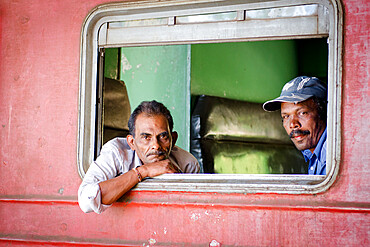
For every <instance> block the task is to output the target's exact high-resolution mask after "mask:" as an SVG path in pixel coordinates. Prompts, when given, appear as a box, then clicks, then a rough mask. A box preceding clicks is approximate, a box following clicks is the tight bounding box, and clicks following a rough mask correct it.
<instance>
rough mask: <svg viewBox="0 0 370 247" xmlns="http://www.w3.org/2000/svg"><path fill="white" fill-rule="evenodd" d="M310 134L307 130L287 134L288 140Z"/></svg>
mask: <svg viewBox="0 0 370 247" xmlns="http://www.w3.org/2000/svg"><path fill="white" fill-rule="evenodd" d="M310 133H311V132H310V131H309V130H293V131H292V132H290V134H289V138H293V137H294V136H299V135H309V134H310Z"/></svg>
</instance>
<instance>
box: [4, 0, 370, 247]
mask: <svg viewBox="0 0 370 247" xmlns="http://www.w3.org/2000/svg"><path fill="white" fill-rule="evenodd" d="M103 2H107V1H103V0H93V1H90V0H83V1H73V0H65V1H57V0H50V1H47V2H45V1H41V0H36V1H26V0H18V1H11V0H3V1H1V3H0V13H1V14H0V25H1V29H0V32H1V49H0V181H1V182H0V195H1V198H0V245H3V246H8V245H16V246H24V245H31V246H89V245H94V246H106V245H109V246H112V245H113V246H118V245H126V246H147V245H148V246H150V245H152V246H188V245H195V246H207V245H209V244H211V243H213V244H217V243H219V244H220V245H221V246H231V245H240V246H368V245H369V237H370V236H369V235H370V220H369V216H368V214H369V208H370V207H369V205H370V189H369V180H370V174H369V169H368V166H369V164H370V156H369V153H370V152H369V148H368V147H369V145H370V138H369V137H370V136H369V129H370V128H369V127H370V119H369V116H368V114H367V111H368V109H369V107H370V103H369V96H370V89H369V84H370V73H369V68H370V66H369V63H370V52H369V38H370V28H369V20H370V2H369V1H367V0H343V6H344V11H345V22H344V24H345V26H344V57H343V97H342V100H343V105H342V134H343V136H342V159H341V164H340V171H339V174H338V176H337V179H336V182H335V183H334V184H333V185H332V186H331V188H330V189H329V190H328V191H326V192H324V193H321V194H317V195H284V194H282V195H278V194H247V195H245V194H221V193H182V192H145V191H144V192H131V193H129V194H128V195H127V196H126V197H125V198H124V200H123V201H122V202H119V203H116V204H114V205H113V206H112V208H110V209H109V210H108V211H106V212H104V213H103V214H102V215H96V214H84V213H82V211H81V210H80V209H79V207H78V205H77V189H78V186H79V184H80V181H81V180H80V178H79V175H78V171H77V164H76V145H77V121H78V110H77V109H78V86H79V56H80V30H81V26H82V23H83V20H84V18H85V16H86V15H87V14H88V12H89V11H90V10H91V9H92V8H93V7H95V6H96V5H98V4H101V3H103Z"/></svg>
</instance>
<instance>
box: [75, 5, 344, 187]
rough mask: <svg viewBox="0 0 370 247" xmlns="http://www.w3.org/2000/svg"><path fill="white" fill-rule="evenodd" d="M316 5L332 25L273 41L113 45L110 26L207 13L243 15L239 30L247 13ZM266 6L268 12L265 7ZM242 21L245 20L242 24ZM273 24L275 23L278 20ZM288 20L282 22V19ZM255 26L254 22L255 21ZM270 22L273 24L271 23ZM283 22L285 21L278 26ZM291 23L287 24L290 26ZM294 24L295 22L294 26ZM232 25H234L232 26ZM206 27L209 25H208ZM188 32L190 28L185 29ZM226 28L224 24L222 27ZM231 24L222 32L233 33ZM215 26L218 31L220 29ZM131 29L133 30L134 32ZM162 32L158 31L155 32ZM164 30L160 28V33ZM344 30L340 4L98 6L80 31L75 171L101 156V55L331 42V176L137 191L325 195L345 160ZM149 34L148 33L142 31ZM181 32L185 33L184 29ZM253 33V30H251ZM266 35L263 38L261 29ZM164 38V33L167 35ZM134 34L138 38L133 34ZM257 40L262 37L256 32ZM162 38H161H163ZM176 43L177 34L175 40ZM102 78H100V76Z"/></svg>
mask: <svg viewBox="0 0 370 247" xmlns="http://www.w3.org/2000/svg"><path fill="white" fill-rule="evenodd" d="M308 4H318V5H320V6H325V7H326V9H327V11H328V13H327V16H328V18H329V20H328V22H329V23H328V25H327V26H325V23H324V24H323V23H321V21H320V19H319V18H317V19H318V20H317V30H318V33H316V34H313V33H311V34H307V33H304V32H303V33H301V34H299V33H295V34H292V33H291V34H282V35H280V36H279V35H277V36H271V35H270V36H269V35H268V34H267V35H262V36H261V33H260V34H259V35H260V36H258V37H257V36H253V34H252V35H250V36H249V37H246V36H248V35H247V34H246V33H247V32H245V30H244V31H241V32H240V33H244V35H246V36H244V37H239V36H238V35H239V32H234V35H236V37H237V38H232V37H231V36H232V35H231V36H230V37H231V38H230V37H229V36H227V35H226V36H224V37H222V39H221V40H219V39H217V38H215V39H211V40H209V37H206V38H204V39H194V40H182V41H181V38H179V40H176V41H173V40H172V41H169V40H167V41H166V40H155V41H154V42H150V43H148V41H146V42H144V43H143V42H142V41H140V42H135V40H134V41H132V42H128V41H126V43H119V42H116V43H114V42H113V43H109V40H110V37H109V35H108V34H109V31H108V29H109V26H108V24H107V23H109V22H116V21H127V20H141V19H148V18H159V17H168V25H167V26H166V27H165V28H164V30H165V29H166V28H167V30H169V28H172V29H173V28H174V27H175V28H177V26H176V25H175V16H186V15H196V14H206V13H219V12H228V11H239V12H238V17H237V18H238V19H237V20H236V21H234V22H233V23H234V24H235V25H240V22H239V21H245V16H244V15H245V14H244V13H245V11H246V10H254V9H266V8H267V7H269V8H278V7H289V6H301V5H308ZM267 5H268V6H267ZM243 18H244V19H243ZM278 19H279V18H276V19H273V20H272V21H275V20H278ZM280 19H284V18H280ZM252 21H253V20H252ZM268 21H269V20H267V21H266V20H256V22H255V24H253V23H252V24H250V25H251V26H250V27H249V26H246V28H251V27H252V28H253V25H257V23H261V22H265V23H268ZM270 21H271V20H270ZM278 21H281V20H278ZM288 22H289V20H288ZM290 22H292V20H290ZM230 23H231V24H230ZM206 24H207V23H205V25H206ZM186 25H188V27H185V28H191V25H198V24H185V25H184V26H186ZM222 25H223V24H222ZM232 25H233V24H232V22H228V23H226V24H225V25H224V26H226V27H231V28H232ZM216 26H217V25H216ZM130 28H131V29H132V27H130ZM155 28H157V29H158V27H155ZM160 28H161V27H160ZM320 28H324V29H325V28H327V31H328V33H327V34H323V33H320V32H319V31H320ZM342 29H343V11H342V7H341V4H340V2H339V0H298V1H292V0H275V1H266V2H261V1H258V0H251V1H248V2H247V3H246V2H245V1H240V0H220V1H196V2H195V1H191V0H185V1H176V0H175V1H160V2H157V1H153V2H144V3H141V2H125V3H108V4H103V5H99V6H97V7H96V8H94V9H93V10H92V11H90V13H89V14H88V15H87V17H86V19H85V21H84V23H83V26H82V31H81V52H80V91H79V122H78V137H77V166H78V172H79V174H80V176H81V178H83V177H84V175H85V172H86V171H87V169H88V167H89V165H90V164H91V162H93V160H94V157H95V155H96V154H97V153H98V152H99V150H100V149H99V148H100V147H98V148H96V140H97V136H96V133H97V130H99V127H98V126H97V123H99V113H98V111H99V109H100V107H101V102H102V100H101V84H100V83H99V80H100V79H99V66H100V67H101V61H102V57H100V56H101V53H100V50H104V48H108V47H109V48H110V47H122V46H137V45H138V44H139V45H143V44H145V45H163V44H192V43H209V42H219V41H222V42H230V41H231V42H232V41H255V40H279V39H298V38H313V37H327V38H328V51H329V53H328V56H329V57H328V102H329V103H328V121H327V127H328V138H327V140H328V141H327V145H328V146H327V157H330V158H329V159H327V175H326V176H310V175H284V174H282V175H271V174H266V175H255V174H173V175H170V174H166V175H161V176H158V177H156V178H154V179H147V180H146V181H144V182H143V183H140V184H139V185H138V186H137V187H136V188H135V190H165V191H199V192H227V193H290V194H300V193H303V194H313V193H320V192H323V191H325V190H327V189H328V188H329V187H330V186H331V184H333V183H334V181H335V178H336V176H337V174H338V171H339V164H340V157H341V98H342V97H341V91H342V83H341V79H342V60H341V59H342V42H343V41H342ZM143 30H145V29H143ZM180 30H181V29H180ZM249 30H252V29H249ZM261 30H262V33H263V32H264V30H263V29H261ZM164 32H166V31H164ZM132 33H135V32H131V34H132ZM257 34H258V31H257ZM160 37H162V36H160ZM174 37H176V34H175V36H174ZM100 74H101V73H100Z"/></svg>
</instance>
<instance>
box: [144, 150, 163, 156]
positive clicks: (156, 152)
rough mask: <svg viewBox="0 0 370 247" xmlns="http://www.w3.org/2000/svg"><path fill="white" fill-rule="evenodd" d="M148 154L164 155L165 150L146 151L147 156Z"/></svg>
mask: <svg viewBox="0 0 370 247" xmlns="http://www.w3.org/2000/svg"><path fill="white" fill-rule="evenodd" d="M150 155H157V156H161V155H166V152H165V151H153V152H150V153H148V155H147V156H150Z"/></svg>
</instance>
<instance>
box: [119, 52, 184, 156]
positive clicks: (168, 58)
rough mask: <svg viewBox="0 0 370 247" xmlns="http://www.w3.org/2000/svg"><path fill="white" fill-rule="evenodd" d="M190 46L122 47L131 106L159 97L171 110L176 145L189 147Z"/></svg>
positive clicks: (122, 67)
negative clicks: (177, 134) (176, 137)
mask: <svg viewBox="0 0 370 247" xmlns="http://www.w3.org/2000/svg"><path fill="white" fill-rule="evenodd" d="M188 49H190V47H189V46H188V45H175V46H147V47H124V48H121V76H120V79H121V80H123V81H124V82H125V84H126V87H127V92H128V96H129V100H130V105H131V109H135V108H136V107H137V106H138V105H139V104H140V102H142V101H150V100H157V101H159V102H162V103H163V104H164V105H165V106H167V108H168V109H169V110H170V111H171V114H172V117H173V118H174V130H176V131H177V132H178V133H179V139H178V141H177V145H178V146H179V147H181V148H183V149H186V150H189V123H190V120H189V119H190V89H189V87H190V86H189V69H188V61H189V59H188V54H189V52H188Z"/></svg>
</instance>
